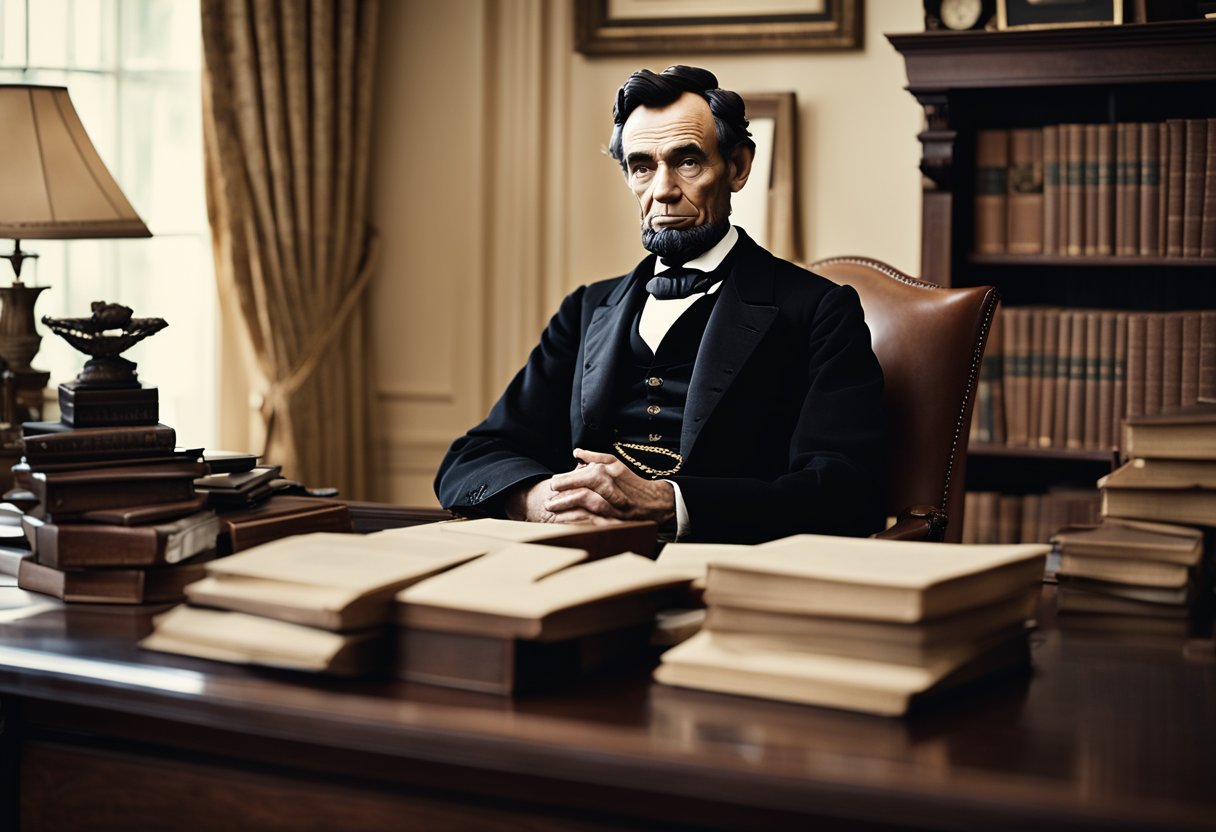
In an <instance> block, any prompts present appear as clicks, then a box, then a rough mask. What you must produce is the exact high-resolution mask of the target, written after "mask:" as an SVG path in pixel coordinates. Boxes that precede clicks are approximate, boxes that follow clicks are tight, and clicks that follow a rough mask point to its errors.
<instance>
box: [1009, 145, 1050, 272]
mask: <svg viewBox="0 0 1216 832" xmlns="http://www.w3.org/2000/svg"><path fill="white" fill-rule="evenodd" d="M1042 142H1043V134H1042V131H1041V130H1037V129H1035V130H1013V131H1012V132H1011V133H1010V136H1009V177H1008V179H1009V208H1008V229H1007V240H1006V249H1007V250H1008V252H1009V253H1010V254H1039V253H1040V252H1042V250H1043V144H1042Z"/></svg>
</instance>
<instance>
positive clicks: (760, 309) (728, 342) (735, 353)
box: [680, 229, 777, 459]
mask: <svg viewBox="0 0 1216 832" xmlns="http://www.w3.org/2000/svg"><path fill="white" fill-rule="evenodd" d="M739 235H740V238H741V239H740V240H739V242H738V243H736V246H737V248H738V252H737V254H736V257H735V265H734V268H733V269H732V270H731V275H730V278H729V279H728V280H727V281H726V284H725V285H724V286H723V287H722V289H721V292H722V297H720V298H718V302H717V303H716V304H714V310H713V312H712V313H710V316H709V323H708V324H706V326H705V334H704V336H702V338H701V348H700V350H698V352H697V362H696V364H695V365H694V366H693V371H692V381H691V384H690V385H689V388H688V400H687V401H686V402H685V405H684V424H683V426H682V428H681V430H680V455H681V456H683V457H684V458H685V459H688V457H689V456H690V455H691V454H692V449H693V446H694V445H695V444H696V441H697V437H698V436H700V434H701V429H702V428H703V427H705V423H706V422H708V421H709V417H710V414H712V413H713V411H714V408H716V407H717V406H718V402H720V401H721V400H722V397H723V396H724V395H726V391H727V390H729V389H730V386H731V384H733V383H734V381H735V379H736V378H738V377H739V372H740V371H741V370H742V368H743V365H744V364H746V363H747V359H748V358H749V357H750V356H751V354H752V352H753V351H754V350H755V349H756V346H757V345H758V344H759V343H760V341H761V339H763V338H764V335H765V333H767V332H768V330H769V327H771V326H772V325H773V321H774V320H775V319H776V317H777V307H776V306H774V305H773V255H771V254H769V253H768V252H767V251H765V250H764V249H762V248H760V246H758V245H756V243H755V242H753V241H752V239H751V238H750V237H748V236H747V235H746V234H744V233H743V231H742V229H740V231H739Z"/></svg>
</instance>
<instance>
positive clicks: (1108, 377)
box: [1094, 311, 1115, 449]
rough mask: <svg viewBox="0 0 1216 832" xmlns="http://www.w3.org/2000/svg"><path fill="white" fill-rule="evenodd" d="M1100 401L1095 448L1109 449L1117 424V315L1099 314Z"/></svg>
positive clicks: (1112, 444) (1095, 415) (1098, 382)
mask: <svg viewBox="0 0 1216 832" xmlns="http://www.w3.org/2000/svg"><path fill="white" fill-rule="evenodd" d="M1098 333H1099V334H1098V360H1097V368H1096V375H1097V377H1098V381H1097V387H1098V401H1097V406H1096V407H1095V409H1094V420H1095V421H1096V423H1097V427H1098V435H1097V438H1096V439H1097V441H1096V445H1095V447H1098V448H1102V449H1107V448H1113V447H1114V445H1115V439H1114V437H1115V422H1114V420H1113V419H1112V416H1113V410H1114V405H1113V404H1112V402H1113V401H1114V386H1115V373H1114V365H1115V313H1114V312H1110V311H1107V312H1100V313H1098Z"/></svg>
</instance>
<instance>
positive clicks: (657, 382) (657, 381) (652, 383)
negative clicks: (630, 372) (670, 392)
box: [646, 376, 663, 387]
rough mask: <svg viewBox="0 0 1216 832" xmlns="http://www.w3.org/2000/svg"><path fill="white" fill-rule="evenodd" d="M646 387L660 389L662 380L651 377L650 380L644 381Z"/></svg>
mask: <svg viewBox="0 0 1216 832" xmlns="http://www.w3.org/2000/svg"><path fill="white" fill-rule="evenodd" d="M646 386H647V387H662V386H663V379H661V378H659V377H658V376H651V377H650V378H648V379H646Z"/></svg>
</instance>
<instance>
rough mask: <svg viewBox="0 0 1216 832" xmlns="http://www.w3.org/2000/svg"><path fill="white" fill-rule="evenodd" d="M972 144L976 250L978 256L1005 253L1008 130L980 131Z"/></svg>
mask: <svg viewBox="0 0 1216 832" xmlns="http://www.w3.org/2000/svg"><path fill="white" fill-rule="evenodd" d="M975 145H976V146H975V164H976V170H975V250H976V251H977V252H979V253H980V254H1004V253H1005V227H1006V224H1007V221H1006V214H1007V209H1008V191H1009V185H1008V179H1009V131H1008V130H980V131H978V132H977V133H976V137H975Z"/></svg>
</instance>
